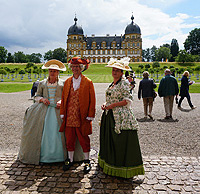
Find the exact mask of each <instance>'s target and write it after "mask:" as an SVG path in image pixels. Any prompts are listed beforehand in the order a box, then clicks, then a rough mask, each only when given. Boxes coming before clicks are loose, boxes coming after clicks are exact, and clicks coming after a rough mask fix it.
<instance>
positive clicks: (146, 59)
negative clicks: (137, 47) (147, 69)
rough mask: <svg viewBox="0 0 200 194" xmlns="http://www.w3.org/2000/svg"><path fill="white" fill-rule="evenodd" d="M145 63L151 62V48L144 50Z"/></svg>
mask: <svg viewBox="0 0 200 194" xmlns="http://www.w3.org/2000/svg"><path fill="white" fill-rule="evenodd" d="M142 57H143V61H147V62H149V61H150V60H151V51H150V49H149V48H147V49H146V50H142Z"/></svg>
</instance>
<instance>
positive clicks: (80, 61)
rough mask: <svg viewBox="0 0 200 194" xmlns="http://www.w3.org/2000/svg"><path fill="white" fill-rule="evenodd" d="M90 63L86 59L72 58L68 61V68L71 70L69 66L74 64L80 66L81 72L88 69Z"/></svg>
mask: <svg viewBox="0 0 200 194" xmlns="http://www.w3.org/2000/svg"><path fill="white" fill-rule="evenodd" d="M89 63H90V61H89V60H88V59H83V58H80V57H73V58H72V59H70V60H69V61H68V66H69V68H70V69H71V66H72V65H74V64H77V65H80V68H81V71H85V70H86V69H88V66H89Z"/></svg>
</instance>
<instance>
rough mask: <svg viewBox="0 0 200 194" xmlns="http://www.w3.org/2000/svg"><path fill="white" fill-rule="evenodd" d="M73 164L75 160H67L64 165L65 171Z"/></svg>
mask: <svg viewBox="0 0 200 194" xmlns="http://www.w3.org/2000/svg"><path fill="white" fill-rule="evenodd" d="M71 166H73V162H70V160H69V159H67V160H65V163H64V165H63V170H64V171H66V170H69V169H70V167H71Z"/></svg>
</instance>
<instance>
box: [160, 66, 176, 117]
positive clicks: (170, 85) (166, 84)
mask: <svg viewBox="0 0 200 194" xmlns="http://www.w3.org/2000/svg"><path fill="white" fill-rule="evenodd" d="M178 92H179V88H178V82H177V80H176V78H175V77H174V76H172V75H171V71H170V69H166V70H165V76H164V77H163V78H162V79H161V81H160V84H159V87H158V95H159V96H160V97H163V101H164V108H165V114H166V116H165V119H172V111H173V103H174V96H177V95H178Z"/></svg>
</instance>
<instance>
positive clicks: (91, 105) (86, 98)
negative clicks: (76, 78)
mask: <svg viewBox="0 0 200 194" xmlns="http://www.w3.org/2000/svg"><path fill="white" fill-rule="evenodd" d="M72 78H73V76H71V77H70V78H68V79H67V80H66V81H65V84H64V87H63V92H62V101H61V107H60V115H64V118H63V122H62V125H61V127H60V130H59V131H60V132H63V131H65V128H66V118H67V115H66V114H67V100H68V97H69V92H70V87H71V84H72ZM95 103H96V99H95V91H94V85H93V83H92V81H91V80H90V79H88V78H87V77H85V76H84V75H82V74H81V83H80V88H79V104H80V114H81V127H80V128H81V133H82V135H83V136H85V135H90V134H92V122H91V121H88V120H87V119H86V117H93V118H94V117H95Z"/></svg>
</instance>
